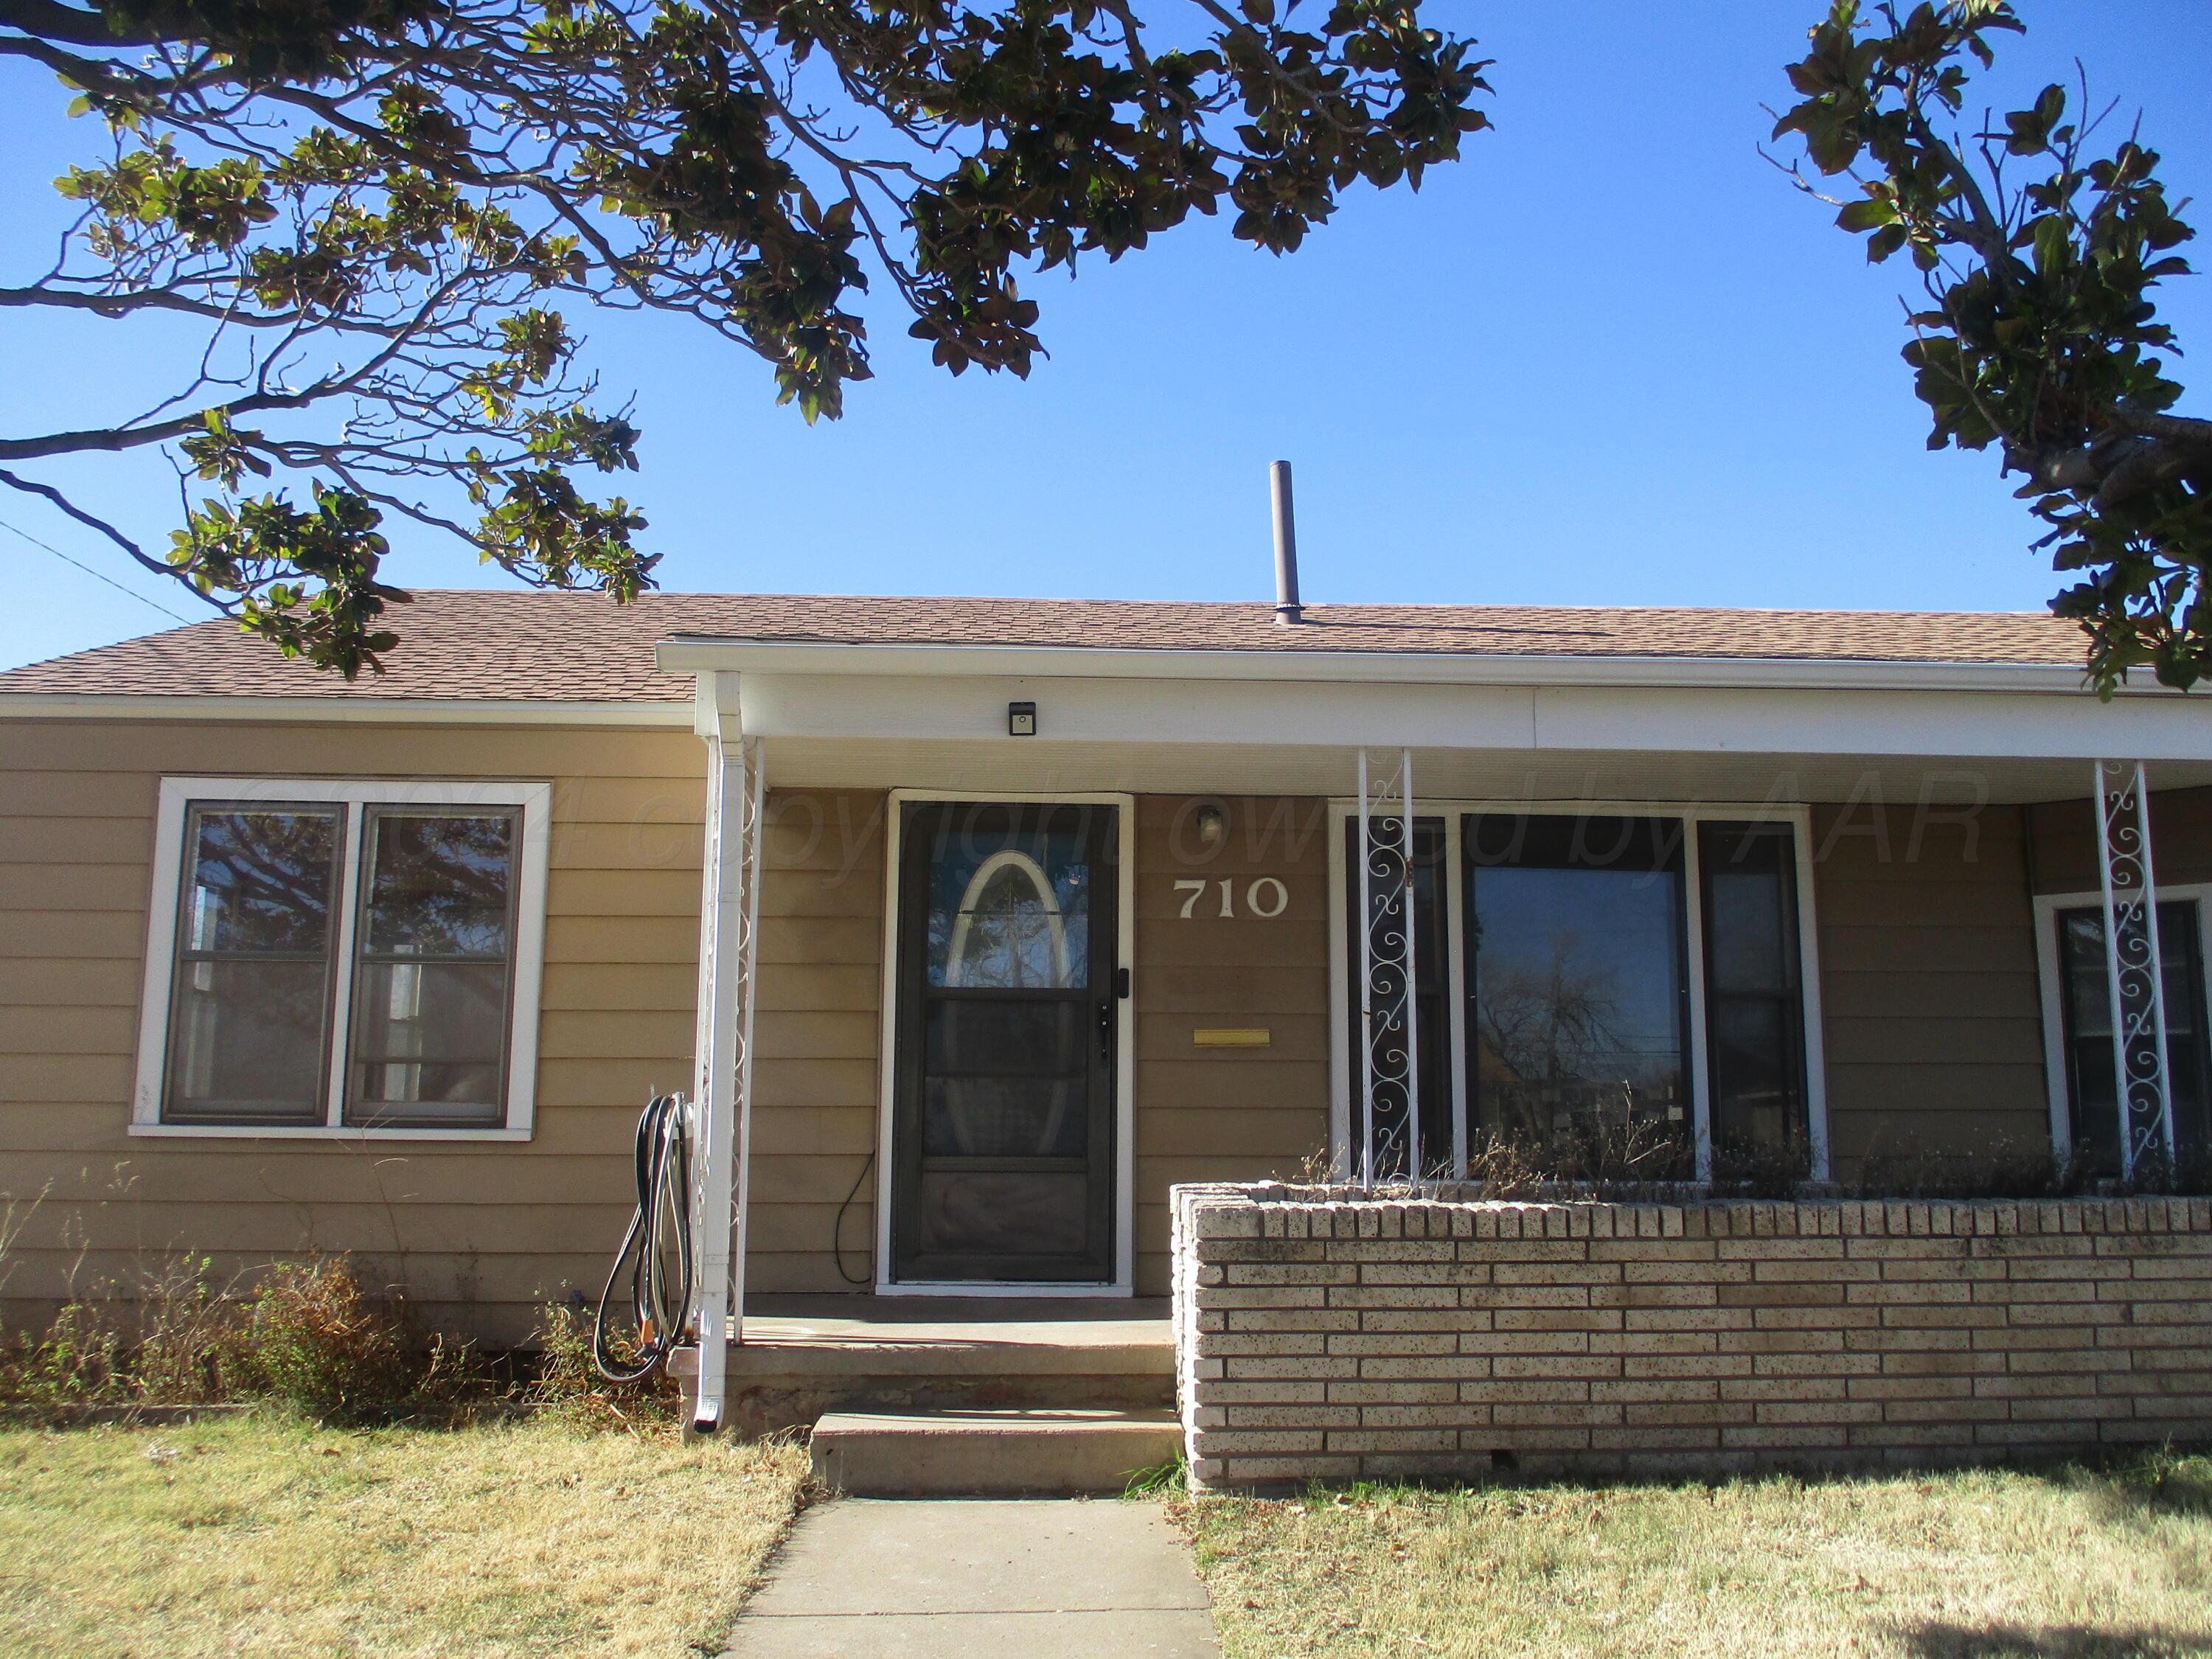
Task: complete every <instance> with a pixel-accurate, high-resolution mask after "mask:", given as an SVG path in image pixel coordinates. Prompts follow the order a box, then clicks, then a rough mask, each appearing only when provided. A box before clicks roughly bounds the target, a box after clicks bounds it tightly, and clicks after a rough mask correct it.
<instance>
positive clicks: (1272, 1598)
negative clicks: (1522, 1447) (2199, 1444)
mask: <svg viewBox="0 0 2212 1659" xmlns="http://www.w3.org/2000/svg"><path fill="white" fill-rule="evenodd" d="M1173 1508H1174V1510H1175V1512H1176V1515H1177V1516H1178V1517H1179V1518H1180V1519H1181V1521H1182V1523H1183V1525H1184V1526H1185V1527H1186V1528H1188V1531H1189V1532H1190V1534H1191V1535H1192V1537H1193V1539H1194V1542H1195V1543H1196V1546H1197V1549H1198V1557H1199V1563H1200V1571H1201V1572H1202V1573H1203V1574H1204V1576H1205V1577H1206V1582H1207V1583H1208V1586H1209V1587H1210V1589H1212V1595H1213V1601H1214V1609H1215V1614H1216V1617H1217V1619H1218V1620H1219V1622H1220V1625H1221V1628H1222V1635H1223V1641H1224V1645H1225V1650H1226V1652H1227V1654H1228V1655H1229V1656H1230V1659H1261V1656H1265V1659H1276V1656H1291V1655H1305V1654H1322V1653H1326V1654H1405V1655H1417V1654H1419V1655H1427V1654H1445V1655H1462V1656H1468V1659H1474V1656H1477V1655H1480V1656H1483V1659H1493V1656H1496V1659H1504V1656H1509V1655H1519V1654H1529V1655H1536V1654H1541V1655H1543V1656H1546V1659H1558V1656H1564V1655H1577V1656H1591V1659H1627V1656H1645V1655H1650V1656H1660V1655H1664V1656H1667V1659H1706V1656H1712V1659H1718V1656H1723V1655H1726V1656H1739V1655H1746V1654H1756V1655H1759V1656H1761V1659H1782V1656H1806V1659H1811V1656H1815V1655H1818V1656H1821V1659H1828V1656H1834V1655H1851V1656H1863V1659H2182V1656H2204V1655H2212V1459H2207V1458H2203V1457H2197V1458H2172V1457H2156V1458H2150V1459H2146V1460H2145V1461H2143V1462H2142V1463H2140V1464H2137V1465H2134V1466H2131V1467H2130V1468H2124V1469H2117V1470H2112V1471H2107V1472H2102V1473H2098V1472H2091V1471H2085V1470H2081V1469H2065V1470H2056V1471H2051V1472H2046V1473H2042V1474H2035V1473H2022V1472H2005V1471H1984V1472H1972V1473H1961V1474H1943V1475H1927V1476H1899V1477H1885V1478H1879V1479H1862V1480H1834V1481H1827V1482H1816V1483H1813V1484H1809V1485H1808V1484H1805V1483H1802V1482H1799V1481H1796V1480H1787V1479H1776V1480H1760V1481H1752V1482H1744V1483H1740V1484H1735V1485H1729V1486H1616V1487H1566V1486H1553V1487H1532V1488H1528V1489H1522V1490H1514V1489H1497V1490H1486V1491H1474V1492H1451V1493H1428V1492H1412V1491H1397V1490H1384V1491H1377V1490H1356V1491H1353V1492H1347V1493H1342V1494H1329V1493H1323V1492H1316V1493H1313V1494H1311V1495H1310V1496H1308V1497H1307V1498H1304V1499H1303V1500H1299V1501H1295V1502H1265V1501H1257V1500H1252V1499H1245V1498H1202V1499H1200V1500H1197V1501H1195V1502H1191V1501H1188V1500H1177V1501H1176V1503H1175V1504H1174V1505H1173Z"/></svg>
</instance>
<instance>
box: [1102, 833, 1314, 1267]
mask: <svg viewBox="0 0 2212 1659" xmlns="http://www.w3.org/2000/svg"><path fill="white" fill-rule="evenodd" d="M1201 804H1210V805H1216V806H1218V807H1220V808H1221V809H1222V811H1223V812H1224V814H1225V818H1226V823H1225V833H1224V835H1223V836H1222V837H1221V840H1220V841H1219V842H1218V843H1217V844H1216V845H1215V846H1213V847H1211V848H1209V847H1206V846H1204V845H1202V844H1201V843H1200V841H1199V838H1198V834H1197V829H1196V813H1197V809H1198V808H1199V806H1200V805H1201ZM1263 876H1272V877H1273V878H1275V879H1276V880H1278V881H1279V882H1281V883H1282V884H1283V887H1284V890H1285V896H1286V898H1287V902H1286V904H1285V908H1284V910H1283V913H1282V915H1279V916H1278V917H1275V918H1274V919H1273V920H1266V919H1262V918H1261V917H1258V916H1255V915H1253V914H1252V913H1251V909H1250V907H1249V902H1248V899H1247V895H1248V892H1249V887H1250V884H1251V883H1252V882H1253V880H1255V878H1260V877H1263ZM1186 879H1188V880H1203V881H1204V882H1206V888H1205V889H1204V890H1203V891H1202V892H1201V893H1200V895H1199V902H1197V903H1195V904H1194V905H1193V906H1192V907H1191V915H1190V916H1189V918H1188V920H1186V919H1185V918H1184V917H1183V916H1182V906H1183V903H1184V901H1185V899H1186V897H1187V896H1188V895H1187V894H1184V893H1179V892H1177V891H1176V886H1175V884H1176V882H1177V881H1178V880H1186ZM1223 879H1227V880H1228V881H1229V882H1230V884H1231V898H1232V902H1231V911H1232V915H1231V916H1229V917H1227V918H1224V917H1223V916H1222V915H1221V914H1220V888H1219V886H1218V883H1219V882H1220V881H1222V880H1223ZM1133 880H1134V894H1133V896H1134V900H1135V904H1136V936H1137V937H1136V959H1135V962H1134V963H1133V969H1134V971H1133V975H1132V986H1131V989H1132V993H1133V996H1134V998H1135V1001H1136V1022H1137V1038H1136V1102H1137V1109H1136V1143H1137V1168H1136V1289H1137V1293H1138V1294H1139V1296H1164V1295H1166V1294H1167V1291H1168V1255H1167V1249H1168V1211H1167V1196H1168V1188H1169V1187H1170V1185H1172V1184H1173V1183H1175V1182H1184V1181H1251V1180H1257V1179H1260V1178H1262V1177H1265V1176H1296V1175H1297V1174H1298V1173H1299V1172H1300V1170H1301V1169H1302V1168H1303V1166H1304V1163H1305V1160H1306V1159H1307V1158H1308V1157H1309V1156H1310V1155H1311V1154H1316V1153H1325V1152H1327V1150H1328V1042H1329V1030H1328V818H1327V805H1326V803H1325V802H1323V801H1322V800H1320V799H1311V798H1306V799H1279V798H1258V799H1240V798H1229V799H1224V798H1220V797H1214V796H1208V797H1202V798H1192V797H1188V796H1181V795H1146V796H1143V797H1141V798H1140V799H1139V800H1138V803H1137V834H1136V869H1135V871H1134V872H1133ZM1206 1026H1234V1027H1253V1026H1261V1027H1265V1028H1266V1029H1267V1033H1268V1037H1269V1042H1268V1046H1267V1048H1198V1047H1196V1046H1195V1045H1194V1042H1193V1041H1192V1036H1193V1033H1194V1031H1196V1030H1199V1029H1200V1028H1201V1027H1206Z"/></svg>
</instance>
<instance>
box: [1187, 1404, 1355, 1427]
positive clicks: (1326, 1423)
mask: <svg viewBox="0 0 2212 1659" xmlns="http://www.w3.org/2000/svg"><path fill="white" fill-rule="evenodd" d="M1226 1416H1227V1419H1228V1420H1227V1421H1226V1422H1225V1423H1224V1424H1223V1425H1221V1426H1222V1427H1224V1428H1228V1429H1327V1428H1335V1427H1343V1428H1347V1429H1350V1428H1357V1427H1358V1426H1359V1411H1358V1407H1353V1406H1231V1407H1229V1408H1228V1411H1227V1413H1226ZM1204 1426H1205V1425H1203V1424H1201V1425H1200V1427H1204Z"/></svg>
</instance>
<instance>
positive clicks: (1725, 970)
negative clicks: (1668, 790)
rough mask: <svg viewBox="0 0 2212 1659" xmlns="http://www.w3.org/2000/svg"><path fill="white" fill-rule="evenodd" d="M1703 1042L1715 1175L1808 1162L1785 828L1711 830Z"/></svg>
mask: <svg viewBox="0 0 2212 1659" xmlns="http://www.w3.org/2000/svg"><path fill="white" fill-rule="evenodd" d="M1698 868H1699V877H1700V881H1701V884H1702V886H1703V888H1704V893H1703V905H1702V908H1703V910H1704V912H1705V1042H1706V1047H1707V1048H1708V1050H1709V1051H1710V1054H1711V1079H1712V1096H1711V1099H1712V1137H1713V1148H1714V1157H1715V1159H1716V1168H1717V1170H1719V1172H1720V1173H1722V1174H1723V1175H1725V1174H1728V1173H1729V1172H1730V1169H1731V1165H1733V1164H1740V1163H1756V1164H1760V1165H1764V1164H1767V1163H1769V1162H1771V1160H1772V1159H1773V1158H1776V1157H1777V1156H1780V1157H1781V1158H1784V1159H1785V1160H1786V1161H1787V1163H1788V1164H1790V1166H1792V1167H1794V1168H1795V1169H1796V1170H1797V1171H1798V1173H1800V1174H1802V1173H1803V1172H1805V1171H1806V1170H1808V1169H1809V1168H1810V1167H1811V1165H1810V1157H1811V1148H1810V1142H1809V1139H1808V1128H1807V1119H1806V1107H1805V1013H1804V998H1803V995H1802V990H1801V988H1800V984H1799V981H1800V978H1801V975H1800V973H1799V960H1800V959H1799V952H1798V941H1797V872H1796V842H1795V841H1794V839H1793V838H1792V836H1791V832H1790V828H1789V826H1788V825H1786V824H1757V823H1705V824H1700V825H1699V830H1698Z"/></svg>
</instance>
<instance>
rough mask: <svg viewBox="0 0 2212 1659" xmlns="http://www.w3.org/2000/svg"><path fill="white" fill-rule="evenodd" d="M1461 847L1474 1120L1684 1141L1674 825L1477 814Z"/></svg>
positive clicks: (1678, 846) (1684, 1031) (1488, 1126)
mask: <svg viewBox="0 0 2212 1659" xmlns="http://www.w3.org/2000/svg"><path fill="white" fill-rule="evenodd" d="M1465 835H1466V837H1467V866H1468V875H1467V904H1468V913H1467V927H1466V937H1467V939H1468V945H1469V946H1470V962H1469V966H1468V975H1467V983H1468V1042H1470V1043H1472V1044H1473V1045H1474V1090H1473V1101H1472V1105H1473V1109H1474V1121H1476V1123H1477V1124H1478V1125H1479V1126H1480V1127H1481V1128H1482V1129H1483V1130H1485V1131H1486V1132H1487V1133H1491V1134H1494V1135H1499V1136H1503V1137H1504V1138H1506V1139H1519V1140H1530V1141H1534V1140H1542V1139H1549V1138H1551V1137H1553V1136H1555V1135H1564V1134H1570V1133H1576V1132H1577V1131H1579V1130H1581V1129H1583V1128H1584V1127H1587V1126H1591V1125H1595V1124H1598V1123H1601V1122H1611V1121H1619V1122H1620V1124H1621V1125H1623V1126H1624V1127H1626V1125H1628V1124H1632V1123H1637V1122H1649V1123H1653V1124H1668V1125H1674V1126H1678V1127H1677V1129H1676V1133H1680V1135H1681V1136H1682V1137H1683V1139H1684V1141H1685V1143H1686V1141H1687V1139H1688V1133H1689V1117H1690V1110H1689V1074H1688V1071H1687V1068H1686V1066H1685V1065H1684V1056H1685V1055H1686V1053H1687V1052H1688V1049H1689V1029H1688V1028H1689V1018H1690V1002H1689V989H1688V987H1689V977H1688V972H1687V964H1686V960H1685V953H1686V942H1685V935H1684V932H1683V916H1684V914H1685V913H1684V909H1683V905H1684V896H1683V885H1682V864H1683V854H1682V826H1681V823H1680V820H1677V819H1666V818H1646V817H1604V818H1592V817H1552V816H1537V815H1534V814H1516V815H1513V816H1510V817H1507V816H1502V815H1498V814H1486V815H1477V816H1474V817H1469V818H1468V820H1467V826H1466V829H1465Z"/></svg>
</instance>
